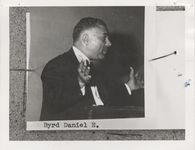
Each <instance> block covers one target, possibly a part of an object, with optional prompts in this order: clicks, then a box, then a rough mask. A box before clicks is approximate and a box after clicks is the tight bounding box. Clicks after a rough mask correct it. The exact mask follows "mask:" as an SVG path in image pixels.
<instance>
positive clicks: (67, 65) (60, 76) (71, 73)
mask: <svg viewBox="0 0 195 150" xmlns="http://www.w3.org/2000/svg"><path fill="white" fill-rule="evenodd" d="M108 36H109V33H108V29H107V26H106V24H105V23H104V22H103V21H102V20H100V19H97V18H90V17H88V18H83V19H81V20H80V21H79V22H78V24H77V25H76V26H75V28H74V31H73V47H72V48H71V49H70V50H69V51H68V52H66V53H64V54H62V55H59V56H57V57H56V58H54V59H52V60H51V61H49V62H48V63H47V64H46V66H45V68H44V70H43V72H42V75H41V79H42V83H43V103H42V110H41V118H40V120H66V119H87V118H90V117H89V116H90V113H91V108H92V107H102V106H126V105H131V101H130V99H131V97H132V93H131V92H132V91H134V90H137V89H139V88H140V84H138V83H137V82H136V81H135V77H134V72H133V69H132V68H131V72H130V75H129V76H128V77H129V80H128V81H127V82H126V83H121V82H120V81H113V80H110V79H109V78H106V77H105V76H103V74H102V73H101V72H98V71H97V69H96V67H95V63H96V62H97V61H99V60H102V59H104V57H105V55H106V53H107V51H108V48H109V47H110V46H111V42H110V41H109V37H108Z"/></svg>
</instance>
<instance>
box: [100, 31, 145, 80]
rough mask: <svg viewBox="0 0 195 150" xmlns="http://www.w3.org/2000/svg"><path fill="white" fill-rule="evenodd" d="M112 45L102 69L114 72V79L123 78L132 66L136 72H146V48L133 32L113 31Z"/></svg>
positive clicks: (108, 73)
mask: <svg viewBox="0 0 195 150" xmlns="http://www.w3.org/2000/svg"><path fill="white" fill-rule="evenodd" d="M110 41H111V43H112V46H111V47H110V48H109V51H108V53H107V55H106V58H105V59H104V60H103V63H102V65H103V67H100V68H101V71H102V72H104V73H105V74H106V75H108V76H110V75H111V74H112V76H111V77H112V78H113V79H116V78H117V79H118V78H121V77H123V76H125V75H127V74H129V72H130V66H131V67H133V68H134V70H135V72H138V71H139V72H140V73H142V74H143V72H144V50H143V49H142V48H141V46H140V42H139V41H138V39H136V36H135V35H133V34H121V33H111V35H110Z"/></svg>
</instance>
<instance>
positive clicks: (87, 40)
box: [81, 33, 89, 46]
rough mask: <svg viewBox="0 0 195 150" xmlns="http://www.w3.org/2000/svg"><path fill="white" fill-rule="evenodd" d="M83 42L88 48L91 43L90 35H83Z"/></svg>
mask: <svg viewBox="0 0 195 150" xmlns="http://www.w3.org/2000/svg"><path fill="white" fill-rule="evenodd" d="M81 41H82V43H83V45H85V46H87V45H88V43H89V35H88V34H87V33H83V34H82V35H81Z"/></svg>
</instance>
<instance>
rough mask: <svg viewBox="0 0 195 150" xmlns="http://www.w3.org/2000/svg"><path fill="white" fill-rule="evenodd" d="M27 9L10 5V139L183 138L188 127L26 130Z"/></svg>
mask: <svg viewBox="0 0 195 150" xmlns="http://www.w3.org/2000/svg"><path fill="white" fill-rule="evenodd" d="M26 12H30V9H29V8H22V7H17V8H10V99H9V101H10V102H9V109H10V113H9V117H10V118H9V120H10V123H9V125H10V129H9V133H10V136H9V139H10V140H182V139H185V130H117V131H114V130H111V131H107V130H104V131H44V132H43V131H26V100H27V97H26V93H25V92H26V87H25V85H26V84H25V83H26V81H25V77H26V71H24V70H25V66H26V57H25V55H26V17H25V14H26Z"/></svg>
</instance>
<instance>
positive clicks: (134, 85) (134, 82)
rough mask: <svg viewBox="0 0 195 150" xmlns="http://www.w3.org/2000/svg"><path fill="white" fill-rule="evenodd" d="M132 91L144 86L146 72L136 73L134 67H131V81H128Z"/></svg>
mask: <svg viewBox="0 0 195 150" xmlns="http://www.w3.org/2000/svg"><path fill="white" fill-rule="evenodd" d="M126 84H127V85H128V86H129V88H130V90H131V91H134V90H138V89H141V88H144V74H143V73H140V72H137V73H136V74H135V73H134V69H133V68H132V67H130V73H129V81H128V82H127V83H126Z"/></svg>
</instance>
